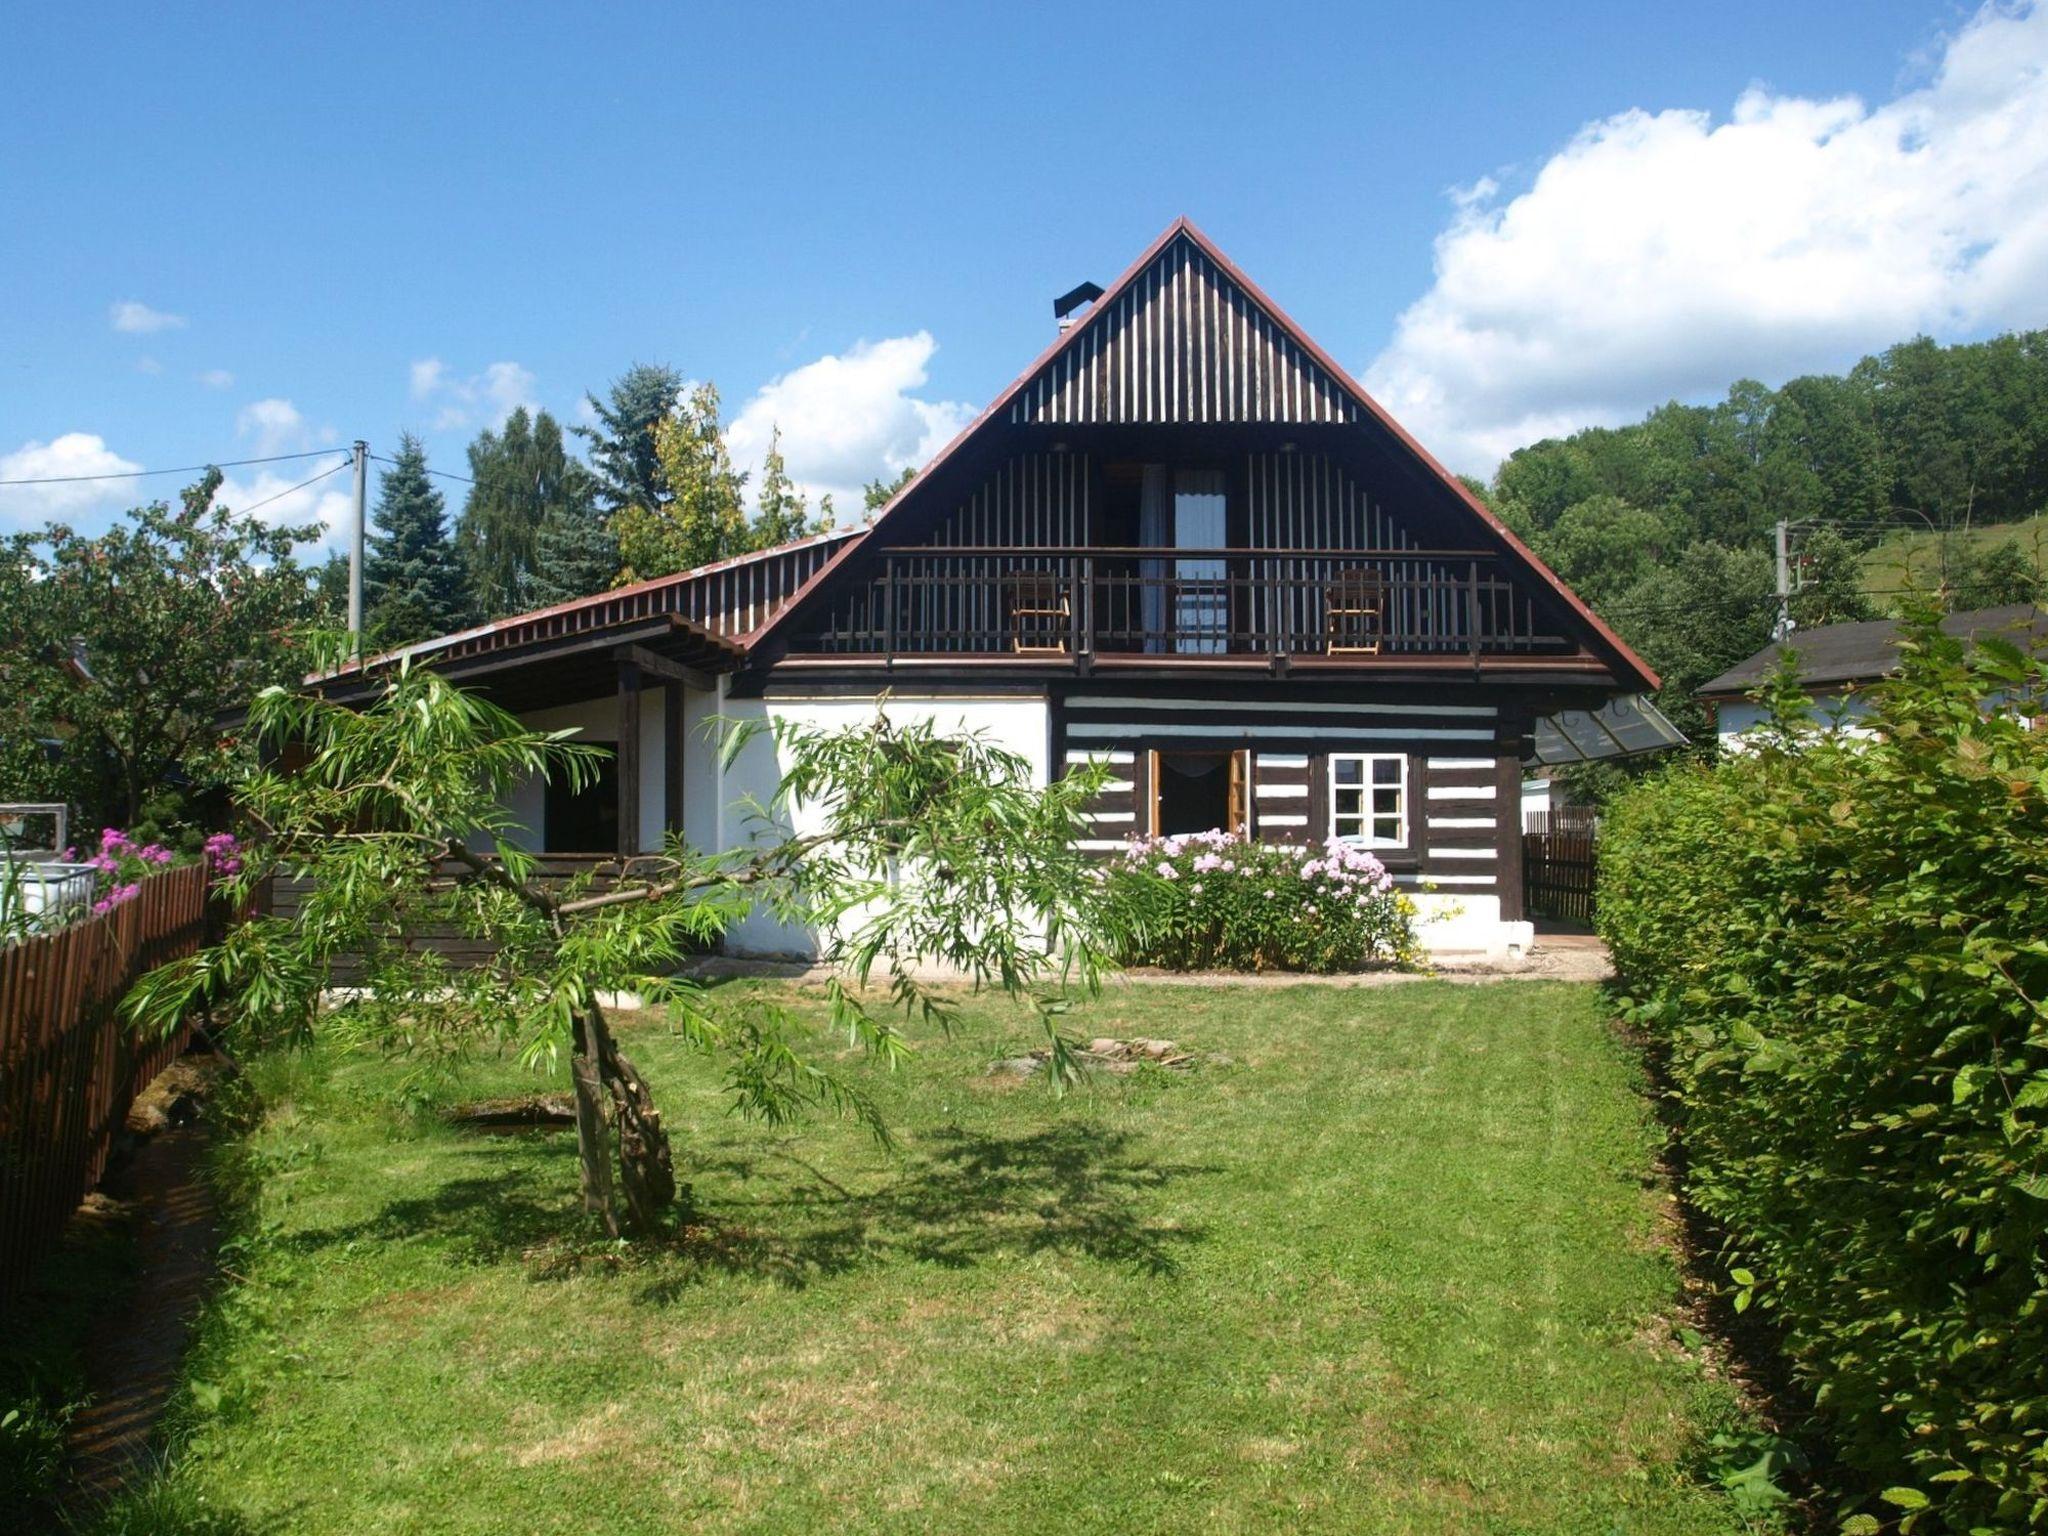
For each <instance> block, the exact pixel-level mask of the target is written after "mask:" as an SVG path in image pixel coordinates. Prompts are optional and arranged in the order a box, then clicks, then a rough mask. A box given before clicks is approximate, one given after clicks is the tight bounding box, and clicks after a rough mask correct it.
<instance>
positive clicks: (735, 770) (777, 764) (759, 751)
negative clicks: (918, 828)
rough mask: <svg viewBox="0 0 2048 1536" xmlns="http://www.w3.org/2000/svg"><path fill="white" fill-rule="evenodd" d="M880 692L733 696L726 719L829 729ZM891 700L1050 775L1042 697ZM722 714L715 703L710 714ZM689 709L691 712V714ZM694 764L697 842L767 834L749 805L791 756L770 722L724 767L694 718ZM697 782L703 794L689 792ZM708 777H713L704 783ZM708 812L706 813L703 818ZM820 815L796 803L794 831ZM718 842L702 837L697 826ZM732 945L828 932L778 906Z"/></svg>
mask: <svg viewBox="0 0 2048 1536" xmlns="http://www.w3.org/2000/svg"><path fill="white" fill-rule="evenodd" d="M875 708H876V702H875V700H874V699H873V698H858V697H856V698H813V697H802V696H790V695H784V696H776V697H771V698H766V699H729V700H727V701H726V702H725V705H724V710H723V713H724V714H725V716H726V718H727V719H730V720H735V721H753V722H758V723H761V724H765V725H768V726H771V727H772V726H773V725H774V724H775V722H777V721H781V720H787V721H791V722H794V723H797V724H801V725H805V726H811V727H815V728H818V729H822V730H837V729H841V728H843V727H846V726H852V725H858V724H860V722H862V721H863V720H867V719H870V718H872V717H873V715H874V712H875ZM884 708H886V710H887V712H888V715H889V718H890V719H891V720H893V721H897V722H900V723H910V722H914V721H915V722H922V721H929V722H931V723H932V724H933V725H935V726H936V727H937V728H938V729H940V730H942V731H945V732H948V733H954V734H965V733H967V732H974V733H977V734H979V735H980V736H981V737H982V739H983V740H985V741H987V742H988V743H989V744H990V745H992V746H996V747H1001V748H1003V749H1004V750H1006V751H1010V752H1014V753H1016V754H1017V755H1018V756H1019V757H1022V758H1023V759H1024V760H1025V761H1026V762H1028V763H1029V764H1030V765H1031V775H1032V782H1033V783H1036V784H1045V783H1049V782H1050V775H1049V769H1050V764H1049V761H1048V748H1049V743H1048V740H1047V730H1048V715H1047V708H1046V702H1045V700H1044V699H1042V698H1017V697H998V698H961V697H923V698H920V697H917V696H915V695H906V694H892V695H891V696H890V697H889V700H888V702H887V704H886V705H885V706H884ZM714 712H716V706H715V703H707V705H706V707H705V709H704V713H705V714H707V715H708V714H711V713H714ZM687 718H688V717H687V716H686V720H687ZM690 724H691V729H690V735H689V741H690V750H689V755H688V759H687V760H688V762H689V764H690V766H691V768H692V769H698V768H699V766H700V765H704V766H703V768H702V770H701V771H698V772H696V773H694V774H686V775H685V779H684V783H685V791H684V799H685V806H686V815H685V825H686V827H687V828H688V829H689V834H690V837H691V839H692V841H694V842H697V843H698V844H699V846H702V847H706V848H711V849H728V848H740V847H744V846H745V845H746V844H747V843H748V842H749V841H752V840H754V839H756V838H760V837H764V836H767V835H769V834H768V833H767V831H766V829H764V828H763V827H762V826H761V824H760V823H759V821H758V819H757V816H756V813H754V812H752V811H750V810H749V809H748V807H747V805H746V803H745V801H746V797H748V796H752V797H753V799H754V800H756V801H758V802H759V803H760V804H762V805H764V806H765V805H767V804H768V803H769V802H770V800H771V799H772V797H773V796H774V793H775V789H776V786H777V785H779V784H780V783H781V782H782V773H783V769H784V766H785V763H784V758H783V754H782V752H781V750H780V748H779V747H778V744H777V743H776V741H775V738H774V735H773V733H772V731H771V730H760V731H757V732H756V733H755V734H754V735H753V736H752V738H751V739H750V740H749V741H748V742H747V743H746V745H745V746H744V747H743V748H742V749H741V750H740V753H739V755H738V757H737V758H736V759H735V760H734V761H733V763H732V764H731V765H730V766H729V767H727V768H725V769H724V770H723V771H722V772H718V771H716V768H715V765H716V759H717V753H716V751H715V750H714V749H713V748H712V746H711V743H710V742H709V740H708V739H707V738H706V737H705V736H704V734H703V733H702V732H700V731H699V730H698V729H697V728H696V724H695V722H690ZM693 779H694V780H696V781H697V783H696V785H695V788H696V790H697V791H698V792H697V793H696V794H694V795H693V794H692V793H691V785H692V780H693ZM704 781H709V782H708V783H707V782H704ZM700 817H701V818H702V819H701V820H700V819H699V818H700ZM818 824H819V823H818V817H817V815H816V813H815V812H814V811H811V810H809V809H808V808H801V807H800V808H798V809H797V810H796V812H795V814H794V816H793V818H792V824H791V825H790V827H789V830H790V831H792V832H794V833H795V834H797V835H798V836H801V835H803V834H804V833H806V832H810V831H815V830H816V829H817V826H818ZM700 827H702V828H704V830H705V831H708V832H710V833H711V834H712V837H713V838H715V839H716V841H715V842H714V841H712V840H711V839H708V838H705V837H703V836H702V835H701V834H700V832H699V828H700ZM725 947H726V950H727V952H728V953H731V954H737V955H777V956H783V955H793V956H800V957H804V958H815V957H816V956H817V955H818V954H819V953H820V952H821V950H822V948H823V943H822V941H821V937H820V935H818V934H817V933H815V932H813V931H812V930H811V929H809V928H806V927H801V926H796V925H792V924H786V923H783V922H780V921H778V920H777V919H776V918H775V916H774V915H773V914H772V913H768V912H754V913H750V914H749V915H748V916H747V917H746V918H745V919H744V920H742V921H741V922H739V923H737V924H735V925H734V926H733V928H732V930H731V932H730V933H728V934H727V936H726V944H725Z"/></svg>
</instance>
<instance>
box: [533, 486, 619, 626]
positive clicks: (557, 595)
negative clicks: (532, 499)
mask: <svg viewBox="0 0 2048 1536" xmlns="http://www.w3.org/2000/svg"><path fill="white" fill-rule="evenodd" d="M618 574H619V542H618V540H617V539H614V538H613V537H612V536H611V531H610V530H609V529H608V528H606V527H605V525H604V518H603V517H602V516H601V515H600V514H599V512H598V510H597V508H596V507H595V506H594V505H592V504H591V501H590V499H589V498H588V497H585V498H584V500H583V502H582V504H581V505H575V506H572V505H566V504H565V505H563V506H558V507H555V508H552V509H551V510H550V511H549V512H548V514H547V516H545V517H544V518H542V519H541V525H540V529H539V531H538V532H536V533H535V535H534V540H533V567H532V569H531V570H529V571H528V572H527V573H526V581H525V583H524V585H523V586H522V588H521V592H520V606H521V607H522V608H551V607H553V606H554V605H555V604H556V603H566V602H571V601H573V600H574V599H576V598H579V597H588V596H590V595H591V593H593V592H602V591H604V590H605V589H606V588H607V587H609V586H610V585H611V584H612V582H613V580H614V579H615V578H616V577H617V576H618Z"/></svg>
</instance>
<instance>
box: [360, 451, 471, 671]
mask: <svg viewBox="0 0 2048 1536" xmlns="http://www.w3.org/2000/svg"><path fill="white" fill-rule="evenodd" d="M446 512H447V504H446V502H445V501H444V500H443V499H442V496H441V492H440V491H439V489H437V488H436V487H435V485H434V483H433V481H432V480H430V479H429V478H428V477H427V451H426V449H425V448H423V447H421V446H420V440H419V439H418V438H416V437H414V436H413V435H412V434H411V433H410V432H408V433H406V434H405V435H404V436H402V437H401V438H400V439H399V440H398V458H397V461H396V462H395V463H394V464H393V465H392V467H391V468H390V469H387V470H386V471H384V474H383V476H382V478H381V480H380V481H379V484H378V491H377V508H376V510H375V511H374V512H373V513H372V514H371V515H370V524H371V528H372V530H373V531H372V532H371V533H370V536H369V538H368V540H367V543H368V546H369V547H368V549H367V550H366V551H365V557H364V561H363V603H364V607H365V609H366V610H367V612H366V614H365V619H366V621H367V624H368V627H369V630H370V633H371V634H372V635H373V636H375V638H376V639H377V641H378V642H379V643H380V644H385V645H406V644H409V643H410V642H412V641H414V640H430V639H432V638H433V637H434V636H436V635H445V634H449V633H452V632H453V631H455V630H458V629H460V628H462V626H463V623H464V622H465V620H466V619H467V617H468V614H467V607H468V604H467V603H466V602H465V594H464V591H463V580H462V567H461V564H460V562H459V561H458V560H457V558H456V553H455V546H454V544H453V543H452V542H451V541H450V539H449V537H448V525H447V523H446V522H445V521H444V518H445V514H446Z"/></svg>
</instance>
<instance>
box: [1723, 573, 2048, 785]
mask: <svg viewBox="0 0 2048 1536" xmlns="http://www.w3.org/2000/svg"><path fill="white" fill-rule="evenodd" d="M1941 627H1942V629H1943V630H1944V631H1945V632H1947V633H1948V634H1951V635H1955V636H1957V637H1958V638H1960V639H1962V640H1965V641H1969V640H1973V639H1974V638H1976V637H1977V636H1978V635H2001V636H2003V637H2004V638H2005V639H2008V640H2010V641H2012V642H2013V643H2014V644H2015V645H2018V646H2020V647H2021V648H2022V649H2038V648H2039V647H2041V646H2042V645H2044V644H2048V614H2043V613H2042V611H2041V610H2040V609H2038V608H2036V607H2035V606H2034V605H2033V604H2032V603H2014V604H2011V605H2009V606H2007V607H2004V608H1976V609H1971V610H1969V611H1967V612H1963V613H1951V614H1949V615H1948V616H1947V617H1946V618H1944V619H1943V620H1942V621H1941ZM1788 649H1789V650H1790V651H1791V652H1792V654H1793V658H1794V661H1795V664H1796V665H1797V667H1798V669H1799V683H1800V686H1801V687H1802V688H1804V689H1805V690H1806V693H1807V694H1808V696H1809V697H1811V698H1812V700H1813V703H1814V714H1815V716H1816V717H1817V718H1818V719H1819V720H1820V721H1822V722H1823V723H1828V724H1831V725H1834V726H1835V728H1837V729H1840V730H1844V731H1847V732H1849V733H1850V734H1855V735H1863V734H1867V732H1866V731H1865V730H1864V729H1863V728H1862V727H1860V726H1859V725H1858V724H1857V722H1858V721H1860V720H1861V719H1863V718H1864V716H1866V715H1867V714H1868V713H1869V712H1870V701H1869V699H1868V697H1867V695H1866V694H1865V692H1864V690H1866V689H1867V688H1868V687H1869V686H1870V685H1871V684H1872V683H1874V682H1877V681H1878V680H1879V679H1880V678H1884V677H1888V676H1889V675H1890V674H1891V673H1892V672H1893V671H1894V670H1896V669H1897V667H1898V664H1899V626H1898V623H1897V622H1896V621H1895V620H1892V619H1872V620H1869V621H1868V622H1865V623H1858V624H1823V625H1820V626H1819V627H1817V628H1814V629H1802V630H1799V631H1798V632H1797V633H1795V634H1794V635H1793V636H1792V637H1791V638H1790V639H1789V640H1782V641H1778V640H1774V641H1772V642H1771V643H1770V644H1769V645H1767V646H1765V647H1764V648H1763V649H1762V650H1760V651H1758V652H1757V653H1756V654H1755V655H1754V656H1751V657H1750V658H1749V659H1748V660H1747V661H1744V662H1742V663H1740V664H1739V665H1737V666H1734V667H1731V668H1729V669H1728V670H1727V671H1726V672H1723V673H1722V674H1721V675H1720V676H1719V677H1717V678H1714V679H1713V680H1712V681H1710V682H1708V683H1706V684H1704V685H1703V686H1702V687H1701V688H1700V690H1699V697H1700V698H1701V699H1702V700H1703V701H1705V702H1707V703H1709V704H1711V705H1712V706H1713V708H1714V716H1715V722H1714V729H1715V734H1716V736H1717V737H1718V739H1719V741H1720V743H1721V746H1722V748H1723V749H1724V750H1727V749H1730V748H1733V749H1735V750H1740V738H1741V736H1742V733H1743V732H1744V731H1747V730H1750V729H1753V728H1754V727H1756V726H1758V725H1760V724H1762V723H1763V718H1764V709H1763V706H1762V705H1760V704H1758V703H1757V702H1756V701H1755V700H1753V699H1751V698H1750V697H1749V695H1750V694H1751V693H1753V692H1755V691H1756V690H1757V689H1758V688H1760V687H1762V686H1763V685H1764V684H1765V683H1766V682H1768V681H1769V680H1770V677H1771V674H1772V673H1774V672H1775V671H1776V670H1777V668H1778V659H1779V657H1780V656H1781V655H1782V654H1783V653H1784V652H1785V651H1786V650H1788Z"/></svg>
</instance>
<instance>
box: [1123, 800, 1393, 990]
mask: <svg viewBox="0 0 2048 1536" xmlns="http://www.w3.org/2000/svg"><path fill="white" fill-rule="evenodd" d="M1107 878H1108V880H1109V881H1110V894H1111V897H1112V899H1113V900H1114V901H1120V902H1124V903H1127V904H1130V905H1132V906H1134V907H1135V906H1136V905H1138V904H1139V903H1140V902H1141V901H1145V902H1147V903H1149V904H1148V905H1147V907H1146V914H1145V920H1144V921H1142V922H1132V923H1130V924H1126V925H1119V926H1121V927H1125V928H1127V929H1129V930H1135V931H1141V932H1143V933H1145V934H1146V935H1147V937H1146V938H1145V939H1144V940H1143V941H1142V947H1141V948H1139V949H1138V950H1136V951H1134V952H1132V953H1129V954H1126V955H1124V956H1122V957H1121V958H1122V959H1123V960H1124V962H1125V963H1126V964H1130V965H1162V966H1166V967H1168V968H1170V969H1173V970H1200V969H1215V970H1229V971H1269V970H1286V971H1359V970H1365V969H1367V968H1369V967H1373V966H1399V965H1411V964H1413V963H1414V962H1415V960H1416V958H1417V955H1418V954H1419V950H1418V947H1417V945H1416V940H1415V904H1414V903H1413V902H1411V901H1410V900H1409V899H1408V898H1407V897H1406V896H1403V895H1402V894H1401V893H1400V892H1399V891H1397V890H1395V889H1394V880H1393V877H1392V876H1391V875H1389V874H1388V873H1387V872H1386V869H1385V868H1384V867H1383V866H1382V865H1381V864H1380V861H1379V860H1378V859H1376V858H1374V857H1373V856H1372V855H1371V854H1369V853H1367V852H1365V851H1364V850H1363V849H1359V848H1354V847H1352V846H1351V845H1350V844H1348V843H1343V842H1339V841H1337V840H1336V839H1334V838H1333V839H1332V840H1331V841H1330V842H1329V843H1328V844H1327V845H1326V846H1324V847H1323V848H1320V849H1315V848H1304V847H1298V846H1291V845H1282V844H1277V843H1261V842H1254V841H1250V840H1247V839H1245V838H1241V837H1235V836H1232V835H1231V834H1230V833H1227V832H1197V833H1193V834H1191V835H1189V836H1185V837H1167V838H1139V839H1135V840H1134V841H1133V842H1132V843H1131V845H1130V847H1129V848H1128V849H1126V850H1125V852H1124V853H1123V854H1122V855H1121V856H1119V857H1118V859H1117V860H1116V861H1115V862H1113V863H1112V864H1111V865H1110V867H1109V870H1108V873H1107Z"/></svg>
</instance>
